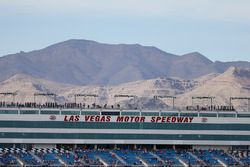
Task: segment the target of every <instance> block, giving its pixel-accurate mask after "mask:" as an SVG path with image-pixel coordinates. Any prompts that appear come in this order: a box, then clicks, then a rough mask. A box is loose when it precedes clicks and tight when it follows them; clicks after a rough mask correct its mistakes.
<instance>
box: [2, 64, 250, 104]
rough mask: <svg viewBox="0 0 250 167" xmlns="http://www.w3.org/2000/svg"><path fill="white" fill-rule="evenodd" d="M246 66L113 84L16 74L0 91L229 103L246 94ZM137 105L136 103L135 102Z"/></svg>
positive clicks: (249, 79)
mask: <svg viewBox="0 0 250 167" xmlns="http://www.w3.org/2000/svg"><path fill="white" fill-rule="evenodd" d="M249 73H250V69H241V68H236V67H231V68H229V69H228V70H227V71H225V72H224V73H223V74H209V75H206V76H202V77H200V78H197V79H193V80H184V79H179V78H166V77H161V78H156V79H150V80H139V81H134V82H128V83H123V84H119V85H115V86H94V85H91V86H79V85H70V84H59V83H56V82H52V81H48V80H43V79H37V78H33V77H31V76H27V75H23V74H17V75H15V76H13V77H11V78H9V79H7V80H5V81H3V82H1V83H0V92H5V91H8V92H16V93H17V96H16V101H18V102H27V101H30V102H33V101H34V97H33V96H34V93H55V94H57V102H58V103H64V102H74V95H75V94H97V95H98V96H99V97H98V98H96V99H94V98H90V97H89V98H84V97H78V98H77V103H86V104H92V103H93V101H95V102H96V103H97V104H100V105H102V106H103V105H104V104H108V105H113V104H116V103H121V104H122V105H123V106H124V107H125V106H128V105H132V104H131V103H133V104H137V105H142V106H140V107H144V108H150V107H152V106H154V105H157V106H161V107H160V108H168V107H170V106H171V105H172V101H171V99H159V100H158V101H156V100H154V98H153V97H154V96H155V95H160V96H164V95H167V96H176V97H177V98H176V100H175V103H176V106H182V107H184V106H187V105H191V104H192V102H191V97H193V96H215V97H216V98H215V100H214V104H215V105H229V98H230V97H249V96H250V88H249V85H250V75H249ZM119 94H120V95H121V94H123V95H124V94H126V95H136V96H137V98H136V101H135V100H132V99H133V98H114V96H115V95H119ZM6 100H7V101H12V98H11V97H7V96H6V97H5V96H0V101H6ZM48 101H53V99H52V98H47V97H39V98H36V102H37V103H44V102H48ZM202 103H203V104H204V105H208V104H209V101H204V100H203V101H195V103H194V104H195V105H197V104H202ZM233 104H234V105H235V106H236V107H238V108H240V109H242V108H244V107H245V108H246V105H247V101H233ZM137 107H138V106H137Z"/></svg>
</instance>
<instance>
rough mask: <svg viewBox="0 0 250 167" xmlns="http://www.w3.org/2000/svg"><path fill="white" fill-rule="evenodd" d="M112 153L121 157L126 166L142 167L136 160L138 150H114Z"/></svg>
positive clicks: (138, 160)
mask: <svg viewBox="0 0 250 167" xmlns="http://www.w3.org/2000/svg"><path fill="white" fill-rule="evenodd" d="M113 152H114V153H116V154H117V155H118V156H119V157H121V158H122V159H123V160H124V161H125V162H126V165H128V166H132V165H136V166H143V165H142V162H141V161H140V159H139V158H138V156H139V154H140V150H115V151H113Z"/></svg>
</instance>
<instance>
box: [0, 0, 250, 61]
mask: <svg viewBox="0 0 250 167" xmlns="http://www.w3.org/2000/svg"><path fill="white" fill-rule="evenodd" d="M68 39H89V40H95V41H98V42H104V43H114V44H115V43H130V44H131V43H139V44H142V45H150V46H156V47H158V48H160V49H162V50H164V51H166V52H170V53H174V54H178V55H182V54H185V53H188V52H193V51H198V52H200V53H202V54H203V55H205V56H206V57H208V58H209V59H211V60H213V61H215V60H220V61H231V60H247V61H250V0H0V55H1V56H3V55H6V54H10V53H16V52H19V51H21V50H23V51H25V52H26V51H31V50H36V49H41V48H44V47H46V46H49V45H51V44H54V43H57V42H61V41H64V40H68Z"/></svg>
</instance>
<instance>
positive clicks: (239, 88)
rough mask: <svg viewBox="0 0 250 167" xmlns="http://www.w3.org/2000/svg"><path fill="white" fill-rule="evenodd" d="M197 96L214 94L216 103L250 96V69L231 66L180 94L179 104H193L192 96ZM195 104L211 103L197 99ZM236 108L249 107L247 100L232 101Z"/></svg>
mask: <svg viewBox="0 0 250 167" xmlns="http://www.w3.org/2000/svg"><path fill="white" fill-rule="evenodd" d="M195 96H214V97H216V98H215V99H214V102H213V103H214V104H215V105H229V104H230V101H229V98H230V97H250V69H249V68H247V69H243V68H242V69H240V68H236V67H230V68H229V69H228V70H227V71H225V72H224V73H223V74H220V75H218V76H216V77H213V78H212V79H211V80H207V81H206V82H205V83H204V84H201V85H200V86H199V87H197V88H196V89H193V90H191V91H189V92H186V93H185V94H182V95H179V96H178V100H177V104H178V105H180V104H184V105H191V104H192V102H191V97H195ZM193 103H194V105H199V104H202V103H203V104H208V105H209V104H210V101H208V100H195V101H193ZM232 103H233V105H234V106H235V107H236V108H245V109H247V107H246V106H247V103H248V101H247V100H245V101H244V100H243V101H239V100H234V101H232Z"/></svg>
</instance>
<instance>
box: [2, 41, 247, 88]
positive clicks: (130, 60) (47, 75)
mask: <svg viewBox="0 0 250 167" xmlns="http://www.w3.org/2000/svg"><path fill="white" fill-rule="evenodd" d="M231 65H233V66H237V67H250V63H249V62H228V63H223V62H212V61H210V60H209V59H207V58H206V57H205V56H203V55H201V54H200V53H197V52H193V53H189V54H185V55H182V56H178V55H174V54H170V53H166V52H164V51H162V50H160V49H158V48H155V47H152V46H141V45H139V44H116V45H113V44H103V43H98V42H95V41H88V40H68V41H65V42H61V43H57V44H54V45H51V46H49V47H46V48H44V49H41V50H35V51H31V52H20V53H17V54H12V55H7V56H4V57H0V81H4V80H6V79H8V78H10V77H11V76H13V75H15V74H18V73H22V74H26V75H29V76H32V77H35V78H41V79H46V80H51V81H55V82H59V83H68V84H77V85H91V84H98V85H102V86H106V85H116V84H121V83H126V82H131V81H137V80H148V79H154V78H158V77H179V78H183V79H193V78H197V77H200V76H203V75H206V74H210V73H223V72H224V71H225V70H226V69H227V68H228V67H229V66H231Z"/></svg>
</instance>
